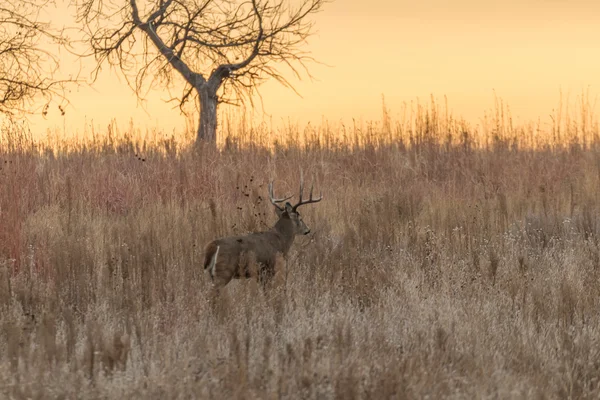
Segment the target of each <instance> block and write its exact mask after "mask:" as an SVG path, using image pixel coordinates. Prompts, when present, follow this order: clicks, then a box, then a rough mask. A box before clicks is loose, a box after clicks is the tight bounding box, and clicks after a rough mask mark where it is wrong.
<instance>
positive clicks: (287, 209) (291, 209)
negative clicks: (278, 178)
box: [285, 202, 294, 215]
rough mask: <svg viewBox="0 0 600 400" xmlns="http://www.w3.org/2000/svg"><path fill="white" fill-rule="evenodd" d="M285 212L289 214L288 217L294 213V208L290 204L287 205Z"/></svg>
mask: <svg viewBox="0 0 600 400" xmlns="http://www.w3.org/2000/svg"><path fill="white" fill-rule="evenodd" d="M285 212H286V213H288V215H289V214H291V213H292V212H294V208H293V207H292V205H291V204H290V203H287V202H286V203H285Z"/></svg>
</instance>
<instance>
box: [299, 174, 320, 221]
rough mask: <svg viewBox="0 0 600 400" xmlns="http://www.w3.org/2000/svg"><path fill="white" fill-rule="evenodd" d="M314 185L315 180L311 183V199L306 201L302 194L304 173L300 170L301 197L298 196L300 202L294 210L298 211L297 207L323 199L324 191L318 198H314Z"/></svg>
mask: <svg viewBox="0 0 600 400" xmlns="http://www.w3.org/2000/svg"><path fill="white" fill-rule="evenodd" d="M313 186H314V182H313V183H311V185H310V195H309V199H308V200H306V201H303V200H302V194H303V193H304V174H303V173H302V170H300V197H299V198H298V203H297V204H296V205H295V206H294V207H292V210H294V211H296V209H297V208H298V207H300V206H303V205H305V204H310V203H318V202H319V201H321V200H323V192H321V193H320V195H319V198H318V199H313Z"/></svg>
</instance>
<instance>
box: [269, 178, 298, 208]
mask: <svg viewBox="0 0 600 400" xmlns="http://www.w3.org/2000/svg"><path fill="white" fill-rule="evenodd" d="M292 197H294V196H289V197H285V198H283V199H276V198H275V195H274V194H273V181H271V182H270V183H269V200H271V204H273V205H274V206H275V207H277V208H278V209H279V210H281V211H283V208H281V207H279V204H277V203H283V202H284V201H286V200H289V199H291V198H292Z"/></svg>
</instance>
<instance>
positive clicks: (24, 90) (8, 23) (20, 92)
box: [0, 0, 76, 116]
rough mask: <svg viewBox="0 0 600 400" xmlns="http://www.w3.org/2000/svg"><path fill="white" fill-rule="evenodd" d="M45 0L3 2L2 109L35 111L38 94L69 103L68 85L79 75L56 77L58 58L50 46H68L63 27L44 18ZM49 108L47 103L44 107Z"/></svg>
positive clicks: (11, 112) (0, 21)
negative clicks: (57, 26) (66, 86)
mask: <svg viewBox="0 0 600 400" xmlns="http://www.w3.org/2000/svg"><path fill="white" fill-rule="evenodd" d="M49 4H50V3H49V1H46V0H39V1H38V0H31V1H30V0H20V1H18V2H13V3H10V2H9V3H3V5H2V6H0V113H2V114H5V115H9V116H14V115H15V114H17V113H18V114H27V113H30V112H32V110H31V109H30V108H29V106H30V105H32V104H33V101H34V100H35V99H37V98H38V97H39V96H42V97H45V98H46V99H47V100H48V101H50V100H51V99H52V98H59V99H61V101H62V102H63V103H68V102H67V100H66V98H65V95H64V93H65V92H64V90H65V85H66V84H67V83H69V82H73V81H76V79H55V78H54V76H55V73H56V72H57V70H58V58H57V56H56V55H55V54H54V53H52V52H51V51H50V50H49V49H48V48H49V47H50V48H51V46H56V47H57V48H58V47H61V46H63V47H64V46H67V45H68V40H67V39H66V36H65V35H64V32H63V31H60V30H55V29H53V28H52V26H51V25H50V24H49V23H48V22H44V21H42V20H41V16H40V14H41V11H42V9H43V8H44V7H46V6H48V5H49ZM44 109H45V110H47V107H45V108H44Z"/></svg>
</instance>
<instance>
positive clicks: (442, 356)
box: [0, 106, 600, 399]
mask: <svg viewBox="0 0 600 400" xmlns="http://www.w3.org/2000/svg"><path fill="white" fill-rule="evenodd" d="M501 111H502V110H501ZM501 111H500V112H498V113H496V115H492V117H490V118H489V119H488V120H487V122H486V125H485V126H479V127H469V126H468V125H467V124H464V123H462V122H460V121H455V120H452V119H451V118H450V117H447V116H444V117H441V116H440V115H439V113H438V112H437V111H436V108H435V107H433V106H432V107H431V108H427V109H420V110H418V112H417V113H415V114H414V115H413V116H411V117H410V118H408V120H407V122H406V123H404V122H403V123H395V122H392V121H390V119H389V117H388V116H387V115H384V118H383V120H382V121H381V122H380V123H377V124H372V125H369V124H366V125H365V126H353V127H344V126H338V127H328V126H322V127H320V128H318V129H312V130H311V129H308V130H306V131H302V132H298V131H297V130H295V129H294V128H293V127H290V128H289V129H286V130H283V131H282V132H280V133H279V135H278V139H277V143H275V144H273V143H274V142H273V140H274V139H273V137H270V136H269V135H267V134H266V133H264V132H263V133H261V132H260V130H254V131H252V130H250V129H248V130H245V129H246V128H244V127H242V126H239V127H238V128H237V129H239V130H240V132H241V134H240V135H238V136H239V137H238V138H237V139H236V140H233V139H231V140H227V142H226V143H224V144H223V146H222V147H221V150H220V151H216V150H214V149H210V148H200V149H198V150H196V149H193V148H191V147H190V146H185V144H181V143H177V142H176V141H174V140H171V139H160V140H154V141H153V142H152V143H150V144H148V143H146V144H144V142H143V140H142V139H140V138H139V136H138V138H137V139H136V138H135V137H134V136H135V135H133V134H131V133H123V134H119V135H117V134H115V133H114V132H113V134H112V135H104V136H102V137H100V136H94V137H93V138H91V139H88V140H84V141H72V142H70V143H67V141H64V142H61V140H60V139H54V140H53V139H47V140H45V141H40V142H35V143H34V142H32V141H31V140H30V139H29V138H28V135H26V134H23V133H21V132H20V131H18V129H17V128H14V127H5V128H4V130H3V132H2V137H1V139H0V188H1V190H0V310H1V311H0V398H10V399H25V398H28V399H29V398H33V399H37V398H40V399H41V398H59V399H75V398H80V399H88V398H90V399H95V398H102V399H106V398H115V399H126V398H127V399H163V398H180V399H190V398H216V399H234V398H241V399H253V398H255V399H271V398H302V399H328V398H339V399H359V398H363V399H384V398H397V399H403V398H426V397H428V398H526V399H533V398H557V399H565V398H598V397H600V381H599V378H600V281H599V279H600V241H599V238H600V218H599V215H600V202H599V200H598V199H599V198H600V137H599V136H598V127H597V125H595V124H594V123H590V121H591V119H590V118H591V117H590V116H589V115H583V114H582V116H580V117H581V118H579V116H578V117H577V118H573V119H572V120H568V121H566V122H565V121H564V119H563V121H556V120H555V125H552V126H546V127H542V128H540V129H538V127H536V126H534V125H532V126H522V127H513V126H512V123H511V122H510V119H509V118H507V117H504V116H503V115H502V112H501ZM235 129H236V128H235V126H234V127H232V126H230V125H228V127H227V131H228V132H229V134H231V131H232V130H235ZM242 131H243V132H242ZM238 133H239V132H238ZM259 139H260V140H259ZM250 140H253V141H255V142H260V143H264V142H265V141H270V144H271V146H270V148H269V149H267V148H265V147H263V146H262V145H249V144H248V143H247V142H248V141H250ZM300 169H303V171H304V174H305V176H307V177H313V176H314V179H315V182H316V187H317V188H322V190H323V194H324V200H323V201H322V202H321V203H319V204H316V205H311V206H307V207H305V210H303V216H304V220H305V222H306V223H307V225H309V227H310V228H311V229H312V232H313V233H311V234H310V235H309V236H307V237H298V238H297V239H296V242H295V243H294V246H293V247H292V251H291V252H290V254H289V258H288V260H287V265H285V264H284V263H281V264H282V266H280V268H279V272H278V274H277V276H276V278H275V280H274V282H273V283H272V285H270V286H269V287H268V288H267V289H266V290H265V291H263V290H262V288H261V287H260V286H259V285H258V284H257V283H256V282H254V281H252V280H247V281H234V282H232V283H231V284H230V285H228V286H227V287H226V290H225V291H224V292H223V293H222V297H221V298H220V299H219V305H218V306H217V307H214V308H211V306H210V302H209V292H210V290H209V289H210V279H209V277H208V275H207V274H206V273H205V272H204V271H203V269H202V265H201V263H202V258H203V254H202V252H203V247H204V245H205V244H206V243H207V242H208V241H209V240H211V239H213V238H215V237H219V236H222V235H229V234H234V233H235V234H237V233H245V232H249V231H254V230H260V229H265V228H267V227H269V226H270V225H271V224H272V223H274V221H275V219H276V217H275V215H274V213H273V210H272V207H271V206H270V205H268V204H265V202H264V201H262V200H261V198H264V197H265V195H266V184H267V183H268V181H269V180H270V179H274V180H275V185H276V188H277V193H278V194H283V193H289V194H292V193H294V194H295V193H296V191H297V188H298V180H299V171H300Z"/></svg>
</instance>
